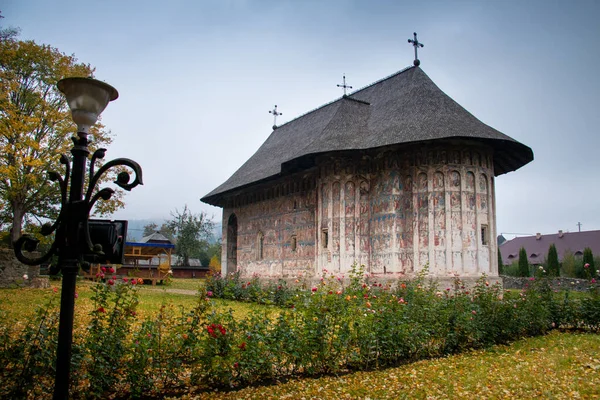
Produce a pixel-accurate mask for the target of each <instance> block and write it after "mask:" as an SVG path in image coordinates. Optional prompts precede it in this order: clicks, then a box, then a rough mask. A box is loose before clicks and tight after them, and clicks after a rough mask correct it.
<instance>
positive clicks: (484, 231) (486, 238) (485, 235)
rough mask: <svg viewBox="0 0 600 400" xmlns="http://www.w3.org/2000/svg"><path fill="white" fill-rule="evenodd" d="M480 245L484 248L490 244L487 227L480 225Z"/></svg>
mask: <svg viewBox="0 0 600 400" xmlns="http://www.w3.org/2000/svg"><path fill="white" fill-rule="evenodd" d="M481 244H482V245H484V246H488V245H489V244H490V239H489V232H488V226H487V225H481Z"/></svg>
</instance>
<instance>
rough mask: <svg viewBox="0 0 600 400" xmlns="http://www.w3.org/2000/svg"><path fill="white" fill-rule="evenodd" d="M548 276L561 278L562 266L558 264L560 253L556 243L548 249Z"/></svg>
mask: <svg viewBox="0 0 600 400" xmlns="http://www.w3.org/2000/svg"><path fill="white" fill-rule="evenodd" d="M546 263H547V266H546V268H547V270H548V276H560V264H559V263H558V252H557V251H556V246H555V245H554V243H552V244H551V245H550V248H549V249H548V257H546Z"/></svg>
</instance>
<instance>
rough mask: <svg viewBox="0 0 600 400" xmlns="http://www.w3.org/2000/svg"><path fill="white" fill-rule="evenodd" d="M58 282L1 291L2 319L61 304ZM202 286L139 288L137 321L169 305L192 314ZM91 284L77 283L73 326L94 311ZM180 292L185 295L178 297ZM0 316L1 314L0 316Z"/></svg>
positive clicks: (227, 304)
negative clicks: (198, 291)
mask: <svg viewBox="0 0 600 400" xmlns="http://www.w3.org/2000/svg"><path fill="white" fill-rule="evenodd" d="M60 284H61V282H60V281H50V288H49V289H25V288H24V289H2V290H0V312H5V313H6V314H4V318H6V319H7V320H8V321H14V322H15V323H19V324H21V323H23V322H24V321H26V320H27V319H29V318H30V317H31V316H33V315H34V313H35V310H36V308H37V307H38V306H45V305H46V304H48V303H49V302H53V303H54V304H56V305H57V306H58V305H59V304H60V288H61V287H60ZM200 284H203V281H202V280H198V279H174V280H173V282H172V284H170V285H157V286H151V285H139V286H138V295H139V305H138V314H139V315H140V318H144V317H146V316H149V315H152V314H154V313H156V312H157V311H158V310H159V308H160V307H161V305H163V304H169V305H171V306H173V307H176V308H177V309H178V310H181V312H186V311H189V310H191V309H192V308H193V307H194V305H195V304H196V301H197V295H196V293H195V292H196V290H197V289H198V285H200ZM92 285H93V282H91V281H87V280H80V281H78V282H77V296H78V297H77V300H76V301H75V324H76V325H77V323H78V322H79V324H85V323H86V322H87V316H88V314H89V313H90V312H91V311H92V310H94V309H95V307H94V304H93V302H92V300H91V297H92V295H93V292H92V290H91V287H92ZM179 291H183V292H184V293H180V292H179ZM213 303H214V305H215V306H216V309H217V310H222V311H226V310H230V309H231V310H232V312H233V315H234V316H235V317H236V318H244V317H245V316H246V315H247V314H248V313H249V312H250V311H251V310H252V309H256V308H257V307H260V308H265V309H272V310H273V311H274V312H277V308H275V307H271V306H264V305H253V304H249V303H240V302H236V301H228V300H220V299H215V300H213ZM0 315H1V314H0Z"/></svg>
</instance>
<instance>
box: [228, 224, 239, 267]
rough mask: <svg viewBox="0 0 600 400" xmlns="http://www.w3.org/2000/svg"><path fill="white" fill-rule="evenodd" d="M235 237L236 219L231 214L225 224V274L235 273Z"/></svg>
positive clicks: (236, 231)
mask: <svg viewBox="0 0 600 400" xmlns="http://www.w3.org/2000/svg"><path fill="white" fill-rule="evenodd" d="M237 237H238V222H237V217H236V216H235V214H231V216H230V217H229V221H228V222H227V273H230V272H236V271H237Z"/></svg>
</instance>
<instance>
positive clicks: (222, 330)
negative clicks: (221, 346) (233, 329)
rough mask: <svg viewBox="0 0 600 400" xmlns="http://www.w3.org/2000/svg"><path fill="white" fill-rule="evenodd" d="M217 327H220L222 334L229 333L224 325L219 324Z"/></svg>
mask: <svg viewBox="0 0 600 400" xmlns="http://www.w3.org/2000/svg"><path fill="white" fill-rule="evenodd" d="M217 328H219V331H220V332H221V334H222V335H225V334H226V333H227V331H226V330H225V328H223V326H222V325H217Z"/></svg>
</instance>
